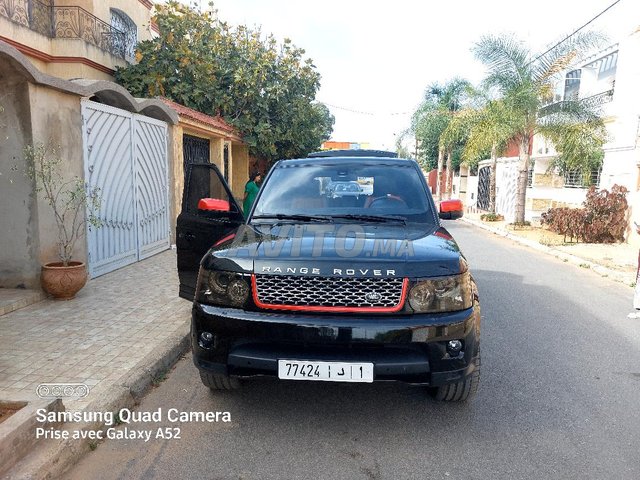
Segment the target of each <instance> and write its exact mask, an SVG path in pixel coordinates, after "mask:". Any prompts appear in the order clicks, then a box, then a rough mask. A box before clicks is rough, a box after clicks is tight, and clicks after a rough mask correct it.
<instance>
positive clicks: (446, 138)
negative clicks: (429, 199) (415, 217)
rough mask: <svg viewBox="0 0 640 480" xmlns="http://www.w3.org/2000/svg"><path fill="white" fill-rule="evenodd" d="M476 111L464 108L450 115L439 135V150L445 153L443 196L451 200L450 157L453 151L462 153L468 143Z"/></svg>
mask: <svg viewBox="0 0 640 480" xmlns="http://www.w3.org/2000/svg"><path fill="white" fill-rule="evenodd" d="M476 116H477V111H476V110H475V109H474V108H472V107H465V108H462V109H461V110H459V111H457V112H452V113H451V115H450V119H449V122H448V124H447V128H445V129H444V131H443V132H442V135H440V150H441V151H443V152H446V158H447V168H446V182H445V194H446V196H447V198H451V190H452V188H451V187H452V180H453V175H452V156H453V152H454V151H456V150H457V151H461V152H460V153H461V155H462V154H463V153H464V148H465V145H466V142H467V141H468V138H469V134H470V132H471V128H472V125H474V123H475V118H476Z"/></svg>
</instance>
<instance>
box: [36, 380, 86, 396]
mask: <svg viewBox="0 0 640 480" xmlns="http://www.w3.org/2000/svg"><path fill="white" fill-rule="evenodd" d="M36 395H38V397H40V398H82V397H86V396H87V395H89V387H88V386H87V385H86V384H84V383H41V384H40V385H38V386H37V387H36Z"/></svg>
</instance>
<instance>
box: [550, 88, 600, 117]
mask: <svg viewBox="0 0 640 480" xmlns="http://www.w3.org/2000/svg"><path fill="white" fill-rule="evenodd" d="M612 100H613V90H607V91H606V92H601V93H598V94H596V95H592V96H590V97H585V98H581V99H579V101H580V102H582V103H583V104H584V105H586V106H588V107H598V106H600V105H604V104H605V103H609V102H611V101H612ZM574 102H575V101H574ZM574 102H567V101H565V100H562V101H560V102H556V103H552V104H550V105H546V106H544V107H542V108H541V109H540V110H539V111H538V116H539V117H545V116H547V115H551V114H552V113H558V112H562V111H565V110H567V109H568V107H569V106H570V105H571V104H573V103H574Z"/></svg>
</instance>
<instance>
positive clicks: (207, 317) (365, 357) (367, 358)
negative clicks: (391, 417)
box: [191, 303, 480, 386]
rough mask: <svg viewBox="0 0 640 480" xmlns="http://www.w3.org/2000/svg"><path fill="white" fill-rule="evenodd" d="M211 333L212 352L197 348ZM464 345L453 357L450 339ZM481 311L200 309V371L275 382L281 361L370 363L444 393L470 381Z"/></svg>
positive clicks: (195, 337)
mask: <svg viewBox="0 0 640 480" xmlns="http://www.w3.org/2000/svg"><path fill="white" fill-rule="evenodd" d="M202 332H210V333H211V334H212V335H213V341H212V342H211V343H210V344H209V346H208V348H203V345H202V344H201V343H200V342H199V335H200V334H201V333H202ZM455 339H457V340H461V341H462V342H463V345H464V347H463V350H462V352H461V353H460V354H459V355H458V356H456V357H455V358H452V357H451V356H450V355H449V354H448V353H447V350H446V344H447V342H448V341H449V340H455ZM479 339H480V307H479V305H478V304H477V303H475V304H474V306H473V307H472V308H469V309H467V310H463V311H460V312H453V313H447V314H419V315H399V314H398V315H379V316H373V315H370V316H365V315H304V314H289V313H278V312H263V311H245V310H238V309H231V308H220V307H214V306H209V305H202V304H199V303H194V306H193V312H192V323H191V344H192V351H193V360H194V363H195V365H196V366H197V367H198V368H199V369H201V370H206V371H209V372H213V373H220V374H224V375H233V376H239V377H251V376H260V375H267V376H277V374H278V359H298V360H309V361H313V360H320V361H336V362H356V363H360V362H371V363H373V364H374V381H384V380H396V381H403V382H407V383H411V384H418V385H430V386H440V385H444V384H447V383H452V382H457V381H460V380H462V379H464V378H465V377H466V376H467V375H469V374H471V373H472V372H473V369H474V362H473V359H474V358H475V357H476V356H477V355H478V351H479Z"/></svg>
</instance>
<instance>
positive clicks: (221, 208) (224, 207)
mask: <svg viewBox="0 0 640 480" xmlns="http://www.w3.org/2000/svg"><path fill="white" fill-rule="evenodd" d="M198 210H203V211H205V212H228V211H230V210H231V207H230V205H229V202H228V201H227V200H220V199H219V198H201V199H200V200H199V201H198Z"/></svg>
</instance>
